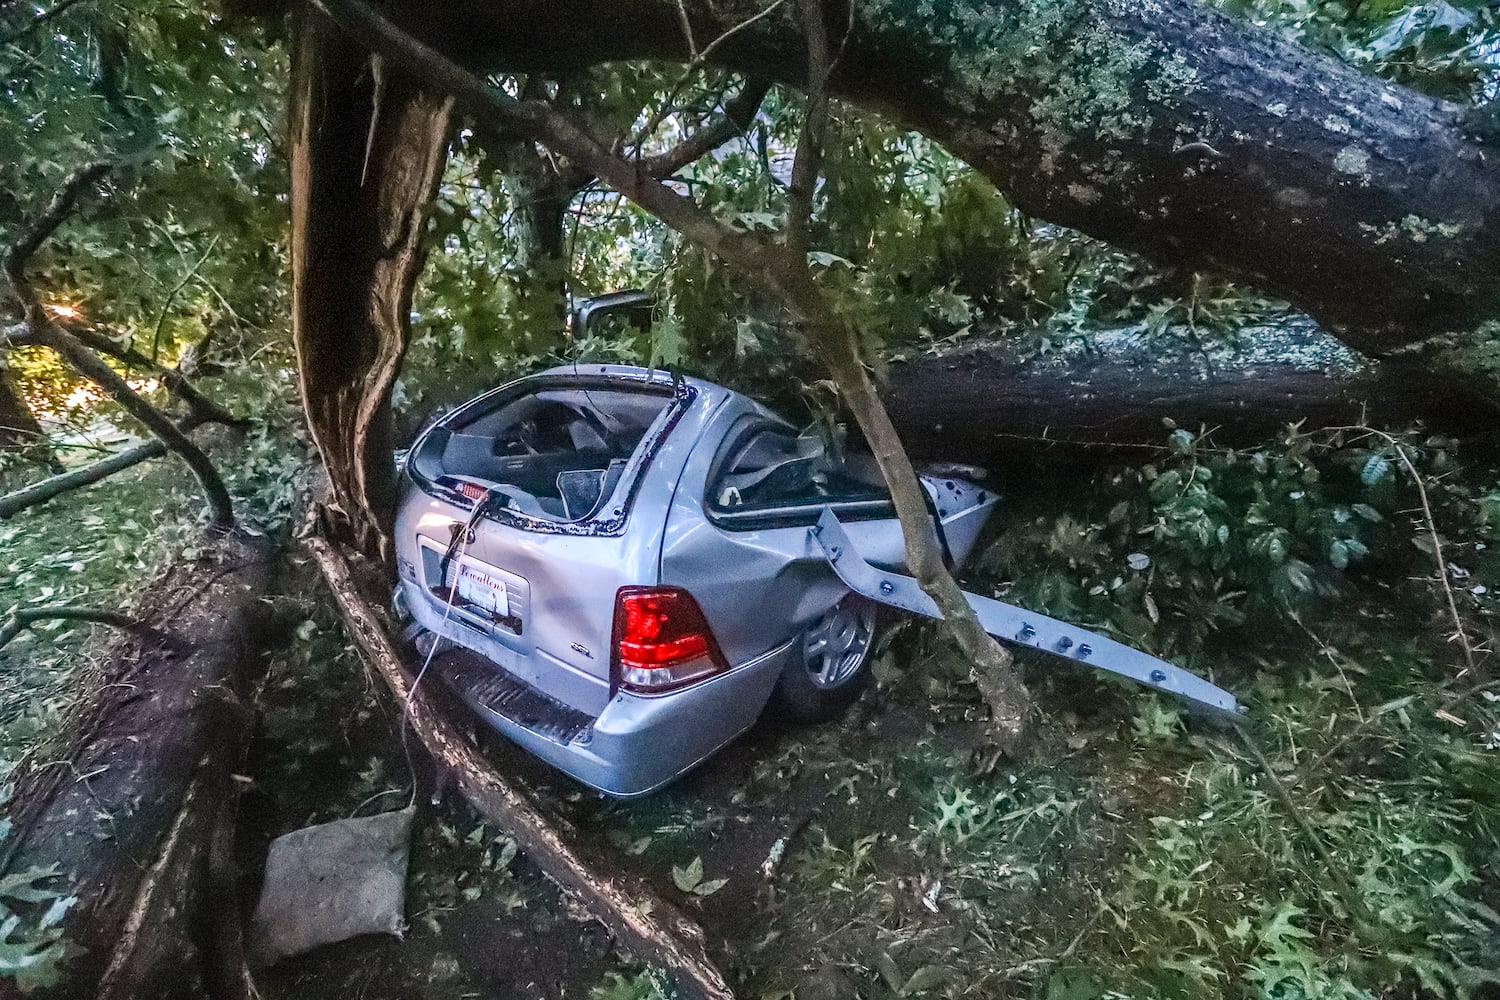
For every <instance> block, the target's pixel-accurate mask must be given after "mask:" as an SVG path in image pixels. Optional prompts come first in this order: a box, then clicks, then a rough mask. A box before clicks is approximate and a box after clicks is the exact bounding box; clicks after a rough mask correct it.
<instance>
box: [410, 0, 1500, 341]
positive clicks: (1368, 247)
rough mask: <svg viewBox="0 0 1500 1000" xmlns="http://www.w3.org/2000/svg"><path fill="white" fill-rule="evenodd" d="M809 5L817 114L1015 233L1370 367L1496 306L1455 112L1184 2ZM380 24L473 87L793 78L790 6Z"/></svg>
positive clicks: (1468, 115)
mask: <svg viewBox="0 0 1500 1000" xmlns="http://www.w3.org/2000/svg"><path fill="white" fill-rule="evenodd" d="M825 3H826V6H827V7H828V8H829V10H828V22H829V23H830V24H842V23H844V21H845V20H846V19H848V20H850V21H851V22H852V25H853V30H852V31H851V32H850V36H849V39H848V43H847V45H846V46H845V47H844V48H842V49H841V51H840V55H839V59H838V65H837V68H836V70H835V72H834V75H833V78H832V80H831V81H830V85H831V88H832V92H833V94H834V96H836V97H839V98H841V99H843V100H846V101H848V102H849V103H851V104H853V105H856V106H859V107H863V108H866V109H869V110H873V111H877V112H881V113H883V114H886V115H888V116H890V117H891V118H892V119H894V120H895V121H898V122H900V123H902V124H904V125H907V126H910V127H913V128H915V129H918V130H919V131H922V132H924V133H926V134H927V135H929V136H931V137H932V138H933V139H934V140H936V141H937V142H939V143H941V144H942V145H943V146H945V147H946V148H947V149H948V150H950V151H951V152H953V153H955V154H956V155H958V156H960V157H962V158H963V159H964V160H966V161H968V162H969V163H970V164H972V165H973V166H974V167H975V168H977V169H978V170H980V171H981V172H983V173H984V174H985V175H986V176H988V177H989V178H990V179H992V180H993V181H994V182H995V184H996V185H997V186H998V187H999V188H1000V189H1001V191H1003V192H1004V193H1005V194H1006V195H1007V196H1008V197H1009V198H1010V199H1011V200H1012V201H1013V202H1014V203H1015V204H1016V205H1017V206H1019V207H1020V208H1021V209H1023V210H1024V211H1025V212H1027V214H1029V215H1032V216H1034V217H1036V218H1041V219H1046V220H1048V221H1051V222H1056V223H1059V224H1062V225H1066V226H1070V227H1073V228H1075V229H1079V230H1081V231H1083V232H1086V233H1089V234H1090V235H1093V236H1096V237H1099V238H1100V239H1103V240H1106V241H1108V242H1110V243H1114V244H1116V245H1119V246H1122V247H1127V248H1129V249H1132V250H1136V251H1139V252H1142V253H1145V254H1147V255H1149V256H1151V257H1153V258H1155V259H1158V260H1164V261H1169V262H1171V263H1174V264H1177V265H1180V266H1184V267H1192V268H1213V269H1222V270H1226V271H1230V272H1234V273H1237V274H1241V275H1244V276H1246V277H1248V278H1249V279H1251V281H1252V282H1253V283H1255V284H1256V285H1258V286H1259V287H1260V288H1262V289H1265V290H1267V291H1271V292H1274V293H1276V294H1278V295H1279V296H1282V297H1285V298H1288V299H1291V300H1292V301H1293V302H1295V303H1296V304H1298V305H1299V306H1300V307H1302V308H1303V309H1305V310H1306V311H1307V312H1309V313H1311V314H1312V315H1313V316H1314V317H1316V318H1317V319H1318V320H1319V321H1320V322H1321V323H1323V324H1324V326H1325V327H1326V328H1327V329H1329V330H1331V331H1334V332H1335V333H1337V334H1338V335H1339V336H1341V337H1344V338H1345V339H1347V341H1348V342H1349V343H1350V344H1352V345H1353V346H1355V347H1358V348H1359V349H1361V350H1365V351H1367V352H1369V353H1372V354H1373V353H1384V352H1388V351H1391V350H1395V349H1397V348H1399V347H1402V346H1404V345H1410V344H1413V343H1417V342H1420V341H1422V340H1424V339H1425V338H1429V337H1431V336H1432V335H1433V334H1435V333H1439V332H1443V331H1446V330H1452V329H1467V328H1470V327H1473V326H1475V325H1476V324H1477V323H1478V322H1480V321H1482V320H1484V319H1487V318H1491V317H1493V316H1494V315H1495V314H1496V311H1497V309H1500V214H1497V213H1496V211H1495V206H1496V205H1497V204H1500V156H1496V155H1495V152H1494V145H1495V142H1496V140H1497V136H1496V135H1495V131H1496V129H1495V127H1494V125H1493V124H1490V125H1488V126H1486V125H1485V124H1484V123H1483V122H1482V121H1481V120H1480V117H1479V116H1478V115H1476V114H1474V113H1473V112H1472V111H1470V110H1466V109H1464V108H1462V107H1460V106H1458V105H1454V104H1448V103H1445V102H1443V101H1439V100H1435V99H1433V98H1431V97H1428V96H1425V95H1423V94H1419V93H1417V92H1415V91H1413V90H1410V89H1407V88H1404V87H1400V86H1396V85H1393V84H1389V83H1386V82H1384V81H1382V80H1380V79H1378V78H1376V77H1374V76H1372V75H1370V74H1367V73H1364V72H1362V71H1360V70H1359V69H1357V68H1354V67H1351V66H1349V65H1347V64H1345V63H1342V62H1340V61H1338V60H1336V59H1334V58H1331V57H1329V56H1325V55H1320V54H1317V53H1314V52H1312V51H1310V50H1308V49H1305V48H1302V47H1301V46H1299V45H1297V44H1296V43H1295V42H1293V41H1291V40H1290V39H1288V38H1287V37H1285V36H1284V35H1283V34H1281V33H1280V32H1277V31H1275V30H1272V29H1266V28H1259V27H1256V26H1255V25H1253V24H1252V23H1250V22H1249V21H1248V20H1246V19H1239V18H1233V17H1230V16H1227V15H1225V14H1223V13H1220V12H1219V11H1216V10H1214V9H1212V7H1211V6H1210V5H1208V4H1206V3H1202V2H1198V0H1157V2H1153V3H1151V4H1132V3H1120V2H1118V0H1051V2H1048V3H1015V2H1011V0H874V2H868V3H858V4H852V5H851V4H845V3H844V2H843V0H825ZM384 9H385V11H386V12H387V14H388V15H389V16H391V17H392V18H393V19H395V20H396V21H398V22H399V23H401V24H402V26H403V27H406V28H408V29H409V30H410V31H412V32H413V33H414V34H416V35H417V36H418V37H419V38H422V39H424V40H426V41H428V42H430V43H432V44H433V45H435V46H436V47H438V48H440V49H441V50H443V51H444V52H445V53H447V54H449V55H451V56H453V57H455V58H457V59H458V60H459V61H461V62H465V63H467V64H468V65H470V66H477V67H480V68H482V69H485V70H525V71H532V70H543V71H558V72H562V71H566V70H567V69H569V68H573V67H578V66H581V65H587V64H591V63H597V62H606V61H614V60H621V59H641V58H654V59H666V60H673V61H678V62H689V61H697V60H698V59H702V60H703V61H706V62H709V63H712V64H715V65H718V66H722V67H726V68H729V69H733V70H738V71H740V72H748V73H754V74H756V75H763V76H769V77H771V78H773V79H776V80H778V81H780V82H784V83H791V84H793V85H797V86H802V85H803V84H804V81H805V61H804V58H803V56H804V40H803V37H802V32H801V28H800V25H799V21H798V18H797V14H796V9H797V5H796V4H770V3H768V2H767V0H552V2H548V3H545V4H543V3H537V2H536V0H459V2H454V3H448V4H443V5H441V6H440V7H437V8H434V7H433V5H431V4H425V3H415V2H413V0H400V2H396V3H391V4H387V5H385V7H384ZM685 25H686V27H685ZM689 29H690V30H689ZM695 39H697V40H701V41H702V48H701V50H700V49H699V47H698V45H696V44H695V43H694V40H695Z"/></svg>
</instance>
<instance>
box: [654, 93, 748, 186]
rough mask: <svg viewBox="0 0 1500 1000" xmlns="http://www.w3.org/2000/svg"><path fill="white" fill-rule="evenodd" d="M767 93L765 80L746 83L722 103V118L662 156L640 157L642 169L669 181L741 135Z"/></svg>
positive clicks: (705, 126) (700, 129) (704, 126)
mask: <svg viewBox="0 0 1500 1000" xmlns="http://www.w3.org/2000/svg"><path fill="white" fill-rule="evenodd" d="M770 89H771V84H770V83H769V82H768V81H766V80H750V81H748V82H747V83H746V84H745V86H744V89H742V90H741V91H740V92H739V93H738V94H735V95H734V96H733V97H731V98H730V99H729V100H728V101H725V102H724V112H723V114H721V115H719V116H718V117H717V118H715V119H714V120H713V121H710V122H708V123H706V124H704V125H703V127H701V128H699V129H698V131H696V132H694V133H693V134H692V135H691V136H689V137H688V138H686V139H684V140H683V141H682V142H680V143H679V144H677V145H676V146H674V147H673V148H671V149H669V150H667V151H666V152H665V153H658V154H657V155H655V156H647V157H643V158H642V159H641V161H640V163H641V167H642V169H644V170H645V171H646V173H648V174H650V175H651V176H652V177H671V176H672V175H673V174H675V173H676V172H677V171H679V170H681V169H682V168H683V167H685V166H687V165H688V164H689V163H692V162H694V161H695V160H698V159H700V158H701V157H703V156H705V155H706V154H708V153H710V152H712V151H713V150H715V149H718V148H719V147H720V146H722V145H724V144H725V143H726V142H729V141H730V140H731V139H733V138H735V137H736V136H740V135H744V134H745V129H747V128H748V127H749V126H750V122H752V121H753V120H754V119H755V113H756V112H757V111H759V110H760V104H761V101H763V100H765V97H766V92H767V91H769V90H770Z"/></svg>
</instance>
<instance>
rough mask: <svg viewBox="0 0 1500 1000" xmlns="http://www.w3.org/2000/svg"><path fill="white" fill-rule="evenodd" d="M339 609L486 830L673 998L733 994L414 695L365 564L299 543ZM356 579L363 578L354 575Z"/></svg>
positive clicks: (696, 935)
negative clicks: (667, 977) (508, 839)
mask: <svg viewBox="0 0 1500 1000" xmlns="http://www.w3.org/2000/svg"><path fill="white" fill-rule="evenodd" d="M306 541H307V546H308V548H309V549H310V550H311V551H312V553H313V556H314V557H315V558H316V559H317V561H318V566H319V568H320V569H321V570H322V572H323V577H324V579H326V580H327V581H328V586H329V588H330V589H331V590H332V591H333V596H334V599H335V600H336V601H337V602H338V607H339V613H340V614H341V615H342V616H343V619H344V623H345V625H346V626H347V627H348V629H349V633H350V635H351V636H352V637H353V639H354V642H355V645H356V646H358V647H359V650H360V653H361V654H362V655H363V656H364V658H365V661H366V662H367V663H369V664H370V666H372V667H374V668H375V670H376V671H378V672H379V674H380V676H381V677H382V678H383V679H384V680H385V682H386V684H387V685H389V687H390V689H391V692H392V693H393V694H395V696H396V700H397V701H398V702H401V703H403V704H405V705H406V706H407V707H406V711H405V718H406V720H407V721H409V722H410V724H411V727H412V729H413V731H414V732H415V733H416V734H417V735H418V736H419V737H420V738H421V740H422V743H423V745H424V746H426V748H427V751H428V753H430V754H431V755H432V756H433V758H434V759H435V760H437V761H438V762H440V763H441V764H442V765H444V766H445V767H447V768H450V769H451V771H452V773H453V775H454V777H455V779H456V781H457V783H458V786H459V788H460V789H461V790H462V791H463V794H464V797H465V798H467V799H468V800H469V802H470V803H472V804H473V806H474V808H475V809H477V810H479V812H480V813H481V814H483V815H484V816H485V818H487V819H489V820H490V821H492V822H494V823H495V824H497V825H498V826H500V827H501V828H502V829H504V830H505V831H506V833H508V834H510V836H512V837H514V838H515V840H516V844H517V845H518V846H519V847H520V848H521V850H522V851H524V852H525V853H526V855H527V856H528V857H529V858H530V859H531V861H532V862H533V863H534V864H536V866H537V867H538V868H540V869H542V871H544V872H546V873H547V875H548V876H549V877H551V878H552V880H553V881H555V882H556V883H557V884H558V885H559V886H561V887H562V888H563V889H564V890H565V891H567V892H568V893H570V894H571V895H572V896H574V898H576V899H577V900H578V901H579V902H581V903H582V904H583V905H584V906H585V907H586V908H587V909H588V911H589V912H590V913H591V914H593V915H594V917H595V918H597V919H598V920H599V921H600V923H602V924H604V926H605V927H607V928H608V929H609V931H610V933H612V934H613V935H614V936H615V939H616V940H617V941H618V942H619V943H620V944H621V945H622V946H624V947H625V948H627V949H628V950H629V951H631V952H632V953H633V954H634V955H635V956H636V957H637V958H639V959H640V960H641V961H644V962H648V963H650V964H652V965H654V966H657V967H659V968H661V969H663V970H664V971H666V972H668V973H670V974H671V975H672V976H673V977H674V978H675V979H676V983H677V990H678V993H679V994H680V995H681V996H684V997H692V998H695V1000H721V998H730V997H732V996H733V994H732V993H731V992H730V989H729V987H728V985H727V984H726V983H725V982H724V977H723V976H721V975H720V974H719V971H718V969H717V968H715V967H714V964H713V963H712V962H711V961H710V960H709V958H708V955H707V953H706V951H705V949H704V944H703V932H702V930H701V929H699V928H698V926H697V925H696V924H694V923H693V922H692V921H690V920H688V919H687V918H686V917H684V916H682V915H681V914H679V913H678V912H677V911H676V909H675V908H674V907H672V906H670V905H669V904H668V903H666V902H665V901H663V900H661V899H659V898H657V897H656V895H655V894H654V893H653V892H652V891H651V890H650V889H648V888H647V887H645V886H644V885H641V884H639V883H638V882H635V881H634V880H631V879H628V878H625V877H623V876H618V875H610V874H607V873H605V872H602V871H600V870H598V869H597V868H596V867H595V866H594V865H592V864H591V863H589V862H588V861H586V860H585V859H584V858H583V857H581V856H580V855H579V853H578V852H577V850H575V849H574V847H573V845H572V844H570V843H569V842H568V840H567V839H566V838H565V836H564V832H563V831H561V830H559V829H558V826H557V824H555V823H554V822H553V821H552V820H550V819H548V817H546V816H544V815H543V814H542V813H541V811H540V810H539V809H538V808H537V807H536V805H535V804H534V803H533V802H532V801H531V799H530V798H529V797H528V796H527V795H526V794H525V793H524V792H523V791H521V790H520V789H519V788H517V787H516V786H515V785H513V784H512V783H511V782H509V781H507V780H506V779H505V778H504V777H503V776H501V775H500V774H498V773H497V772H496V771H495V770H494V769H493V768H491V766H490V764H489V762H488V761H486V760H485V758H484V757H483V756H482V755H481V754H480V753H479V751H478V750H476V749H475V748H474V747H473V746H472V745H471V744H470V743H469V742H468V741H467V740H466V739H464V737H463V736H462V735H461V731H460V729H459V727H458V725H456V724H455V723H454V721H453V719H452V718H451V716H450V714H449V712H448V710H447V708H446V707H445V706H444V705H443V703H442V701H441V700H440V699H439V698H437V697H436V696H435V695H434V693H433V692H432V690H431V689H429V688H425V687H424V688H419V689H416V690H413V688H412V684H411V681H410V679H409V678H408V677H407V675H406V671H405V670H404V668H403V666H402V661H401V656H400V654H399V653H398V651H397V649H396V646H395V644H394V643H393V642H392V641H391V638H390V632H389V630H388V628H387V623H386V621H385V617H384V615H383V614H382V613H381V612H380V610H378V609H379V606H380V604H381V603H383V602H381V601H380V600H379V599H378V598H372V596H371V595H370V594H369V593H368V592H367V591H366V590H365V589H364V588H362V587H361V586H360V583H359V582H358V580H357V579H356V572H357V571H358V570H361V569H368V575H369V577H370V578H373V579H380V580H383V576H382V575H380V574H378V572H377V571H376V570H375V569H374V567H373V566H371V565H370V564H369V563H368V562H367V561H366V560H365V559H364V558H363V557H360V556H351V555H347V554H346V553H345V552H344V550H342V549H340V548H338V547H336V546H335V545H333V544H332V543H331V542H329V541H327V540H325V539H322V538H309V539H307V540H306ZM360 575H361V576H364V575H365V574H364V573H361V574H360Z"/></svg>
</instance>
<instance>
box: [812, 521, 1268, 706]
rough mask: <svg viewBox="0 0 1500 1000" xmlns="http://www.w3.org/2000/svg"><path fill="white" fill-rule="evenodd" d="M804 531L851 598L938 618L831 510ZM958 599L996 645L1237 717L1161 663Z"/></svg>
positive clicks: (971, 598) (1202, 684)
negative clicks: (875, 561)
mask: <svg viewBox="0 0 1500 1000" xmlns="http://www.w3.org/2000/svg"><path fill="white" fill-rule="evenodd" d="M809 530H810V533H811V535H812V538H813V541H814V542H815V543H816V544H817V545H818V546H819V547H820V548H821V549H822V551H823V553H824V555H825V556H826V557H827V559H828V562H829V564H830V565H831V566H832V567H833V571H834V572H835V573H837V574H838V577H839V579H840V580H842V581H843V582H844V584H845V585H846V586H848V587H849V589H851V590H853V591H854V592H855V593H857V594H861V595H863V596H865V597H867V598H869V599H870V600H872V601H879V602H880V603H882V604H886V605H889V606H891V607H893V608H900V609H901V610H903V611H909V612H911V613H913V614H918V615H924V616H926V617H928V618H942V617H943V615H942V613H941V612H940V611H939V610H938V607H937V604H936V603H935V602H934V601H933V599H932V598H931V597H929V596H927V594H926V593H925V592H924V591H923V590H922V588H921V586H920V585H919V584H918V583H917V581H916V580H914V579H912V578H911V577H909V576H903V575H901V574H899V573H889V572H886V571H884V570H881V569H877V568H876V567H874V566H872V565H870V564H869V563H868V562H866V561H865V560H864V558H863V557H862V556H861V555H860V554H859V551H858V550H857V549H856V548H855V546H854V543H853V541H852V540H851V539H850V537H849V534H848V532H846V531H845V530H844V526H843V524H841V523H840V522H839V519H838V517H837V516H835V515H834V513H833V511H832V510H831V509H828V508H825V509H824V511H823V513H822V515H821V516H820V517H819V518H818V523H817V525H816V526H815V527H813V528H811V529H809ZM964 597H965V598H966V599H967V600H968V602H969V606H970V607H972V608H973V609H974V613H975V615H976V616H977V617H978V618H979V623H980V625H982V626H983V627H984V630H985V631H986V632H988V633H989V634H990V635H993V636H994V637H995V638H997V639H1001V640H1004V641H1006V642H1013V643H1017V644H1019V645H1023V646H1032V647H1035V648H1036V649H1040V650H1042V651H1043V652H1046V653H1051V654H1052V655H1054V656H1060V657H1063V658H1064V659H1068V660H1072V661H1074V662H1077V663H1083V664H1085V665H1087V666H1090V667H1094V668H1096V669H1099V670H1107V671H1109V672H1110V673H1114V674H1119V675H1120V676H1122V677H1129V678H1130V679H1131V680H1134V681H1139V682H1140V683H1142V684H1145V685H1147V686H1148V687H1153V688H1156V689H1157V690H1158V691H1165V692H1167V693H1168V694H1173V695H1176V696H1177V697H1179V698H1183V699H1186V700H1188V701H1190V702H1193V703H1195V704H1197V705H1201V706H1204V707H1206V708H1210V709H1213V710H1215V711H1218V712H1225V713H1229V714H1231V715H1235V716H1237V715H1239V714H1240V712H1241V708H1240V705H1239V702H1238V701H1237V700H1236V699H1235V697H1234V695H1232V694H1230V693H1229V692H1228V691H1225V690H1224V689H1223V688H1220V687H1218V686H1216V685H1214V684H1210V683H1209V682H1208V681H1206V680H1204V679H1203V678H1201V677H1199V676H1197V675H1196V674H1192V673H1189V672H1188V671H1186V670H1183V669H1182V668H1181V667H1177V666H1174V665H1173V664H1171V663H1168V662H1167V661H1166V660H1159V659H1157V658H1156V657H1154V656H1151V655H1150V654H1149V653H1143V652H1141V651H1140V650H1138V649H1133V648H1131V647H1130V646H1127V645H1125V644H1124V643H1121V642H1116V641H1115V640H1113V639H1110V638H1107V637H1105V636H1102V635H1098V634H1096V633H1093V632H1090V631H1088V630H1087V629H1082V628H1079V627H1078V626H1076V625H1069V624H1068V623H1067V622H1062V621H1058V620H1057V619H1055V618H1049V617H1047V616H1046V615H1040V614H1037V613H1036V612H1033V611H1027V610H1025V609H1024V608H1018V607H1015V606H1014V605H1011V604H1005V603H1003V602H1001V601H997V600H994V599H992V598H988V597H980V596H979V595H978V594H971V593H969V592H968V591H964Z"/></svg>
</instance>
